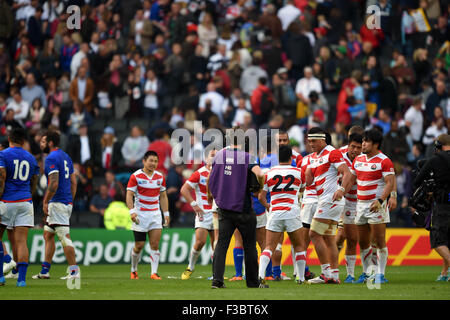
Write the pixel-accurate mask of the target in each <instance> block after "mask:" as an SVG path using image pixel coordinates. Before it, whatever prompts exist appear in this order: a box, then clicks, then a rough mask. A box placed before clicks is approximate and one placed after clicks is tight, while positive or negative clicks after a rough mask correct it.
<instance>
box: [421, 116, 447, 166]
mask: <svg viewBox="0 0 450 320" xmlns="http://www.w3.org/2000/svg"><path fill="white" fill-rule="evenodd" d="M444 133H447V128H446V126H445V120H444V118H442V117H441V118H438V119H436V120H435V121H434V123H433V124H432V125H431V127H428V128H427V130H426V131H425V134H424V136H423V139H422V142H423V144H424V145H425V148H426V149H425V157H427V158H429V157H431V156H432V155H433V152H434V141H435V140H436V138H437V137H438V136H439V135H441V134H444Z"/></svg>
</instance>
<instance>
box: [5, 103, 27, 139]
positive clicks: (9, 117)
mask: <svg viewBox="0 0 450 320" xmlns="http://www.w3.org/2000/svg"><path fill="white" fill-rule="evenodd" d="M14 116H15V114H14V110H13V109H6V111H5V113H4V115H3V117H2V121H1V133H2V135H3V136H6V133H7V132H9V131H11V130H12V129H14V128H23V126H22V125H21V124H20V123H19V122H18V121H17V120H15V119H14Z"/></svg>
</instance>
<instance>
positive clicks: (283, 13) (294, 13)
mask: <svg viewBox="0 0 450 320" xmlns="http://www.w3.org/2000/svg"><path fill="white" fill-rule="evenodd" d="M301 14H302V12H301V10H300V9H298V8H297V7H296V6H295V1H292V0H288V1H287V2H286V5H285V6H284V7H282V8H281V9H280V10H278V13H277V16H278V18H279V19H280V21H281V26H282V28H283V31H287V29H288V27H289V26H290V25H291V23H292V22H293V21H295V20H296V19H298V18H299V16H300V15H301Z"/></svg>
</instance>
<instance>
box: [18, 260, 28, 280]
mask: <svg viewBox="0 0 450 320" xmlns="http://www.w3.org/2000/svg"><path fill="white" fill-rule="evenodd" d="M17 269H18V270H19V278H18V279H17V282H22V281H25V278H26V276H27V269H28V263H26V262H19V263H18V264H17Z"/></svg>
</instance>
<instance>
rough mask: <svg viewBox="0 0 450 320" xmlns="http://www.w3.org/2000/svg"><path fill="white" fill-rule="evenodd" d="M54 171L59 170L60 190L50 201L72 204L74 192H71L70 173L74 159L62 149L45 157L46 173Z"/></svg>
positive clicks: (47, 174)
mask: <svg viewBox="0 0 450 320" xmlns="http://www.w3.org/2000/svg"><path fill="white" fill-rule="evenodd" d="M54 172H58V174H59V181H58V190H56V193H55V195H54V196H53V198H52V199H51V200H50V202H61V203H64V204H72V201H73V199H72V192H70V184H71V183H70V175H71V174H72V173H73V164H72V159H70V157H69V156H68V155H67V153H65V152H64V151H62V150H61V149H56V150H54V151H51V152H50V153H49V155H48V156H47V159H45V175H46V176H47V179H48V176H49V175H50V174H52V173H54Z"/></svg>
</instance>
